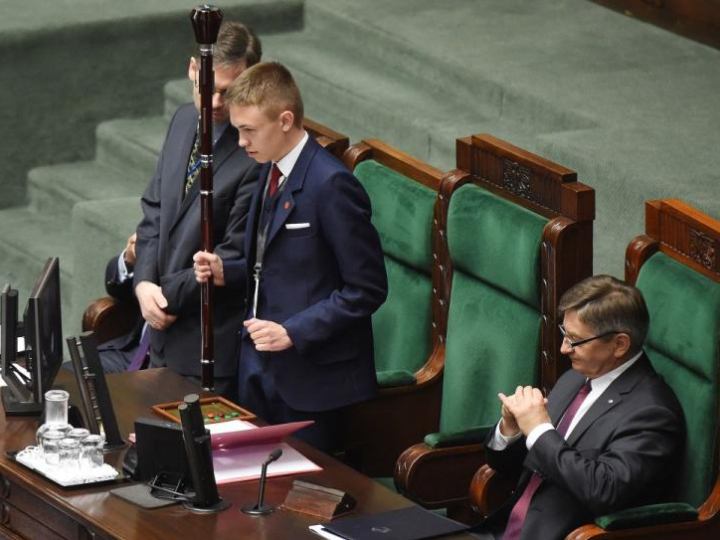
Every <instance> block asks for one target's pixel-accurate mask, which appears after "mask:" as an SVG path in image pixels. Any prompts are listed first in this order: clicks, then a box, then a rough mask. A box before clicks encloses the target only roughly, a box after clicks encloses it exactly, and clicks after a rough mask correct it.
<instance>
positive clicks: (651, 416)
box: [485, 354, 685, 540]
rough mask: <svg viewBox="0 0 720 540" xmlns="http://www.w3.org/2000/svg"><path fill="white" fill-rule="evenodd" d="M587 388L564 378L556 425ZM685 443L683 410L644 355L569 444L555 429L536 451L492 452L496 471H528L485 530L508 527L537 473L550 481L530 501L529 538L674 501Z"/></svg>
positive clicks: (551, 403)
mask: <svg viewBox="0 0 720 540" xmlns="http://www.w3.org/2000/svg"><path fill="white" fill-rule="evenodd" d="M584 383H585V377H584V376H583V375H581V374H580V373H578V372H576V371H574V370H570V371H568V372H566V373H564V374H563V376H562V377H560V379H559V380H558V382H557V384H556V385H555V387H554V388H553V391H552V392H551V393H550V396H549V397H548V412H549V414H550V418H551V419H552V423H553V425H557V424H558V422H559V421H560V418H561V417H562V415H563V414H564V413H565V410H566V409H567V408H568V406H569V405H570V403H571V402H572V400H573V399H574V397H575V394H577V392H578V390H579V389H580V387H581V386H582V385H583V384H584ZM493 433H494V430H493V432H491V433H490V435H489V437H488V442H489V439H490V438H491V437H492V435H493ZM684 438H685V424H684V416H683V412H682V409H681V407H680V404H679V403H678V401H677V398H676V397H675V394H674V392H673V391H672V390H671V389H670V387H669V386H668V385H667V384H666V383H665V382H664V381H663V379H662V377H660V376H659V375H658V374H657V373H656V372H655V370H654V369H653V367H652V366H651V364H650V361H649V360H648V358H647V356H645V355H644V354H643V356H642V357H641V358H640V359H638V361H637V362H636V363H635V364H634V365H633V366H631V367H630V368H629V369H628V370H627V371H625V372H624V373H623V374H622V375H620V376H619V377H618V378H617V379H616V380H615V381H613V383H612V384H611V385H610V386H609V387H608V389H607V390H605V392H604V393H603V394H602V395H601V396H600V397H599V398H598V400H597V401H596V402H595V403H593V404H592V406H591V407H590V408H589V409H588V411H587V412H586V413H585V415H584V416H583V417H582V418H581V419H580V421H579V422H578V424H577V425H576V426H575V428H574V429H573V430H572V431H571V432H570V435H569V437H568V439H567V440H565V439H563V437H562V436H561V435H560V434H559V433H558V432H557V431H556V430H550V431H548V432H546V433H544V434H543V435H541V436H540V438H538V440H537V441H536V442H535V444H534V445H533V447H532V449H531V450H530V451H528V450H527V447H526V445H525V437H521V438H520V439H519V440H518V441H516V442H514V443H513V444H511V445H510V446H509V447H507V448H506V449H505V450H503V451H500V452H498V451H494V450H492V449H490V448H489V447H486V452H487V459H488V463H489V465H490V466H491V467H492V468H494V469H496V470H498V471H501V472H506V473H512V472H517V470H518V469H520V468H522V475H521V476H520V481H519V483H518V488H517V489H516V490H515V492H514V496H513V497H511V500H510V501H508V503H507V504H505V505H504V506H503V507H502V508H501V509H500V510H499V511H498V512H496V513H495V514H493V515H492V516H490V518H488V520H487V522H486V524H485V526H489V527H490V528H491V529H495V530H497V528H504V524H505V522H506V521H507V518H508V515H509V513H510V510H511V509H512V506H513V505H514V504H515V501H517V499H518V498H519V497H520V495H521V494H522V492H523V491H524V489H525V486H526V485H527V483H528V482H529V481H530V476H531V473H532V472H536V473H538V474H540V475H541V476H542V477H543V478H544V480H543V482H542V484H540V487H539V488H538V490H537V491H536V492H535V495H534V496H533V498H532V501H531V503H530V507H529V509H528V513H527V516H526V519H525V523H524V525H523V528H522V531H521V535H520V538H521V539H522V540H531V539H534V538H543V539H547V540H553V539H562V538H565V536H566V535H567V534H569V533H570V532H571V531H572V530H573V529H575V528H576V527H579V526H580V525H583V524H586V523H591V522H592V521H593V520H594V519H595V517H597V516H601V515H603V514H607V513H609V512H615V511H617V510H621V509H623V508H629V507H633V506H639V505H643V504H651V503H655V502H660V501H662V500H663V498H664V497H667V496H668V495H669V493H667V491H668V490H667V486H668V485H669V484H672V482H670V480H671V479H670V478H669V477H668V474H667V473H668V471H674V470H675V467H673V463H675V462H676V460H677V459H678V458H679V455H680V453H681V452H682V451H683V450H684Z"/></svg>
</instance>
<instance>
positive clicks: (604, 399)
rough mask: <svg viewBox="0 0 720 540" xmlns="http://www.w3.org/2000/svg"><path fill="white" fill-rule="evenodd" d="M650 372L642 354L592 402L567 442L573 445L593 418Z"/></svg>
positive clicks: (645, 357) (602, 412) (592, 421)
mask: <svg viewBox="0 0 720 540" xmlns="http://www.w3.org/2000/svg"><path fill="white" fill-rule="evenodd" d="M651 372H652V367H651V366H650V361H649V360H648V359H647V356H645V354H643V355H642V356H641V357H640V358H639V359H638V361H637V362H636V363H635V364H634V365H633V366H632V367H630V368H629V369H628V370H627V371H626V372H625V373H623V374H622V375H620V376H619V377H618V378H617V379H615V381H613V383H612V384H611V385H610V386H609V387H608V389H607V390H605V392H603V393H602V395H601V396H600V397H599V398H598V399H597V400H596V401H595V403H593V404H592V406H591V407H590V408H589V409H588V410H587V412H586V413H585V415H584V416H583V417H582V418H581V419H580V421H579V422H578V423H577V425H576V426H575V428H574V429H573V430H572V433H570V436H569V437H568V438H567V443H568V444H569V445H570V446H573V445H574V444H575V443H576V442H577V440H578V439H579V438H580V437H582V435H583V434H584V433H585V431H587V429H588V428H589V427H590V426H591V425H592V424H593V423H594V422H595V420H597V419H598V418H600V417H601V416H602V415H603V414H605V413H607V412H608V411H609V410H610V409H612V408H613V407H617V406H618V404H620V403H621V402H622V401H623V396H624V395H625V394H627V393H629V392H631V391H632V389H633V388H634V387H635V385H636V384H637V383H638V382H640V380H642V379H643V378H645V377H646V376H647V375H648V374H649V373H651Z"/></svg>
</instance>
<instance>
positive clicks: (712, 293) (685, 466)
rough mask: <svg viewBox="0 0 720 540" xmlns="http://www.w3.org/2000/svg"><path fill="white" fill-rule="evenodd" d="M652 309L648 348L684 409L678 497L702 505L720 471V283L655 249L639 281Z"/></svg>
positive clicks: (679, 499) (641, 271) (647, 350)
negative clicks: (683, 452)
mask: <svg viewBox="0 0 720 540" xmlns="http://www.w3.org/2000/svg"><path fill="white" fill-rule="evenodd" d="M636 284H637V286H638V288H639V289H640V290H641V291H642V292H643V295H644V296H645V301H646V302H647V306H648V310H649V311H650V332H649V335H648V339H647V342H646V346H645V350H646V352H647V354H648V356H649V357H650V359H651V361H652V363H653V365H654V367H655V369H657V371H658V372H660V373H661V374H662V375H663V377H664V378H665V380H666V381H667V382H668V384H669V385H670V386H671V387H672V388H673V390H674V391H675V393H676V394H677V397H678V399H679V400H680V403H681V405H682V407H683V410H684V411H685V421H686V424H687V443H686V447H687V449H688V451H687V452H686V455H685V458H684V460H683V463H682V464H680V467H679V471H678V474H679V477H680V479H681V482H680V484H679V486H678V493H677V494H676V496H675V497H674V499H675V500H677V501H682V502H686V503H689V504H691V505H692V506H693V507H696V508H697V507H699V506H700V505H701V504H702V503H703V502H705V500H706V499H707V497H708V495H709V493H710V491H711V489H712V487H713V484H714V482H715V478H716V475H717V469H716V468H717V462H718V458H717V452H718V448H717V440H718V400H719V399H720V397H719V396H718V373H720V366H719V365H718V363H719V360H718V359H719V358H720V351H718V347H719V343H720V339H719V338H720V336H719V335H718V333H719V330H718V329H720V284H718V283H716V282H714V281H712V280H711V279H709V278H707V277H705V276H703V275H702V274H700V273H698V272H696V271H694V270H692V269H691V268H689V267H687V266H685V265H683V264H681V263H679V262H677V261H675V260H674V259H672V258H670V257H668V256H667V255H665V254H663V253H656V254H654V255H653V256H652V257H650V259H648V260H647V261H646V262H645V264H644V265H643V266H642V268H641V269H640V273H639V275H638V278H637V282H636Z"/></svg>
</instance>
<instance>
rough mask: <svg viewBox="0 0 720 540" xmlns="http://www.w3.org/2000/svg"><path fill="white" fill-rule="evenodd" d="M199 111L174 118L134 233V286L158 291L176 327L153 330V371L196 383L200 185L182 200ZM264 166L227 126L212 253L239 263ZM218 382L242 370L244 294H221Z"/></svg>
mask: <svg viewBox="0 0 720 540" xmlns="http://www.w3.org/2000/svg"><path fill="white" fill-rule="evenodd" d="M197 123H198V112H197V110H196V109H195V106H194V105H193V104H191V103H189V104H186V105H183V106H181V107H180V108H179V109H178V110H177V112H176V113H175V116H174V117H173V119H172V121H171V123H170V127H169V129H168V133H167V137H166V139H165V144H164V145H163V149H162V152H161V154H160V159H159V160H158V165H157V169H156V171H155V175H154V176H153V178H152V179H151V180H150V183H149V185H148V187H147V189H146V190H145V193H144V195H143V197H142V200H141V203H142V209H143V214H144V217H143V219H142V221H141V222H140V224H139V225H138V228H137V244H136V248H135V251H136V254H137V261H136V262H135V269H134V273H135V276H134V283H135V286H137V284H138V283H140V282H141V281H151V282H153V283H156V284H158V285H160V286H161V288H162V292H163V295H164V296H165V297H166V298H167V300H168V308H167V311H168V312H169V313H172V314H174V315H177V316H178V318H177V320H176V321H175V322H174V323H173V324H172V325H171V326H170V327H168V328H167V329H166V330H165V331H160V330H155V329H150V330H149V331H150V333H151V334H150V336H151V338H150V339H151V345H152V347H151V351H150V359H151V365H153V366H157V365H167V366H168V367H169V368H170V369H171V370H173V371H175V372H176V373H180V374H181V375H192V376H195V377H199V376H200V375H201V370H200V354H201V341H200V287H199V285H198V283H197V281H196V280H195V275H194V273H193V260H192V257H193V255H194V254H195V253H196V252H197V251H199V250H200V249H201V238H200V179H199V177H198V179H197V180H196V181H195V183H194V185H193V187H192V188H191V190H190V192H189V193H188V195H187V196H186V197H185V198H184V199H183V193H184V185H185V173H186V170H187V166H188V161H189V158H190V153H191V151H192V147H193V141H194V136H195V130H196V127H197ZM258 170H259V166H258V165H257V163H256V162H255V160H253V159H251V158H250V157H248V155H247V154H246V153H245V150H243V149H241V148H240V147H239V146H238V134H237V130H235V129H234V128H233V127H232V126H228V127H227V129H226V130H225V131H224V132H223V134H222V135H221V136H220V138H219V139H218V140H217V142H216V143H215V145H214V148H213V189H214V195H213V229H214V230H213V232H214V239H213V240H214V244H215V253H217V254H218V255H219V256H220V257H222V258H223V259H224V258H226V257H227V258H233V257H239V256H240V253H239V251H240V246H242V242H243V235H244V233H245V223H246V219H247V211H248V207H249V204H250V198H251V196H252V191H253V189H254V187H255V184H256V183H257V178H258V174H257V173H258ZM214 300H215V302H214V310H213V311H214V312H213V326H214V329H215V375H216V376H217V377H231V376H233V375H234V374H235V372H236V370H237V346H238V339H237V333H238V330H239V329H240V327H241V324H242V317H241V311H242V308H243V306H244V302H243V298H242V297H241V296H240V295H227V294H225V295H223V294H216V295H215V297H214Z"/></svg>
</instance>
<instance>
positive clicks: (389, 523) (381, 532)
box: [323, 506, 469, 540]
mask: <svg viewBox="0 0 720 540" xmlns="http://www.w3.org/2000/svg"><path fill="white" fill-rule="evenodd" d="M323 528H324V529H325V530H327V531H330V532H331V533H333V534H336V535H338V536H341V537H342V538H346V539H347V540H422V539H423V538H435V537H437V536H443V535H446V534H452V533H457V532H461V531H464V530H467V529H468V528H469V527H468V526H467V525H465V524H463V523H458V522H457V521H453V520H452V519H448V518H445V517H442V516H439V515H437V514H434V513H433V512H430V511H428V510H425V509H424V508H420V507H419V506H411V507H409V508H402V509H400V510H392V511H390V512H382V513H380V514H372V515H369V516H358V517H355V518H349V519H341V520H338V521H333V522H330V523H323Z"/></svg>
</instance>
